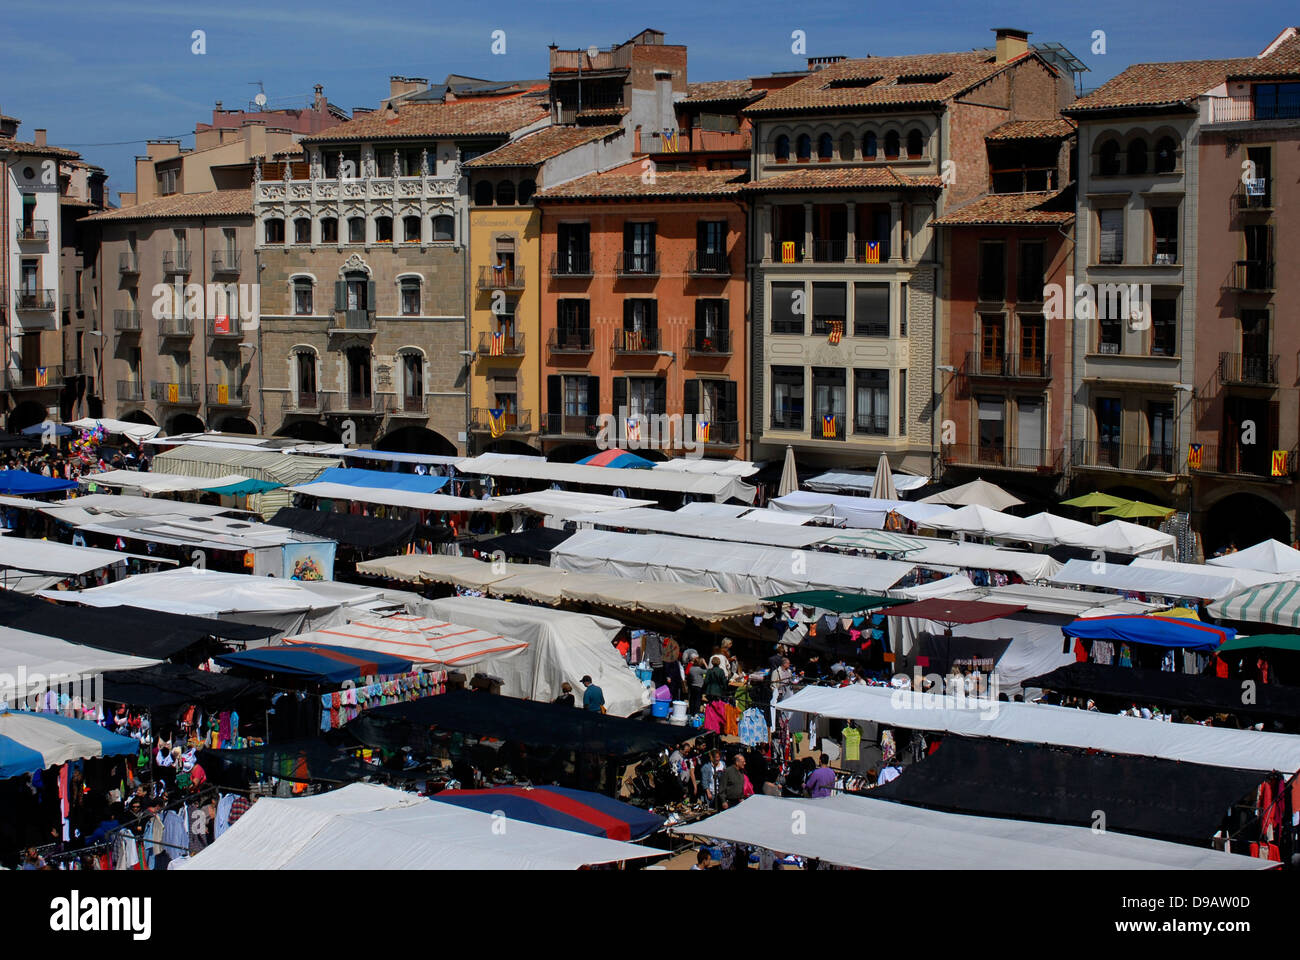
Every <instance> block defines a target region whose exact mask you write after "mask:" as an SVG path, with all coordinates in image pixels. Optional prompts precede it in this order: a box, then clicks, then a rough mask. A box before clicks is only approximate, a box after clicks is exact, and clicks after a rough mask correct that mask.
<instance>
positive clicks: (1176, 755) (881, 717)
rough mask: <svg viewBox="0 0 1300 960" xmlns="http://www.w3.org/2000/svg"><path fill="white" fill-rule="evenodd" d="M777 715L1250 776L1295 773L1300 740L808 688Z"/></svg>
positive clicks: (1016, 706) (905, 694)
mask: <svg viewBox="0 0 1300 960" xmlns="http://www.w3.org/2000/svg"><path fill="white" fill-rule="evenodd" d="M777 706H778V707H779V708H780V709H782V710H790V711H793V712H798V713H815V714H820V715H822V716H828V717H842V718H844V719H847V720H866V721H870V722H872V723H881V724H884V725H885V726H890V727H905V728H907V729H912V730H942V731H945V732H947V733H951V734H956V735H958V736H963V737H991V738H993V739H996V740H1012V741H1015V742H1017V743H1047V744H1056V745H1059V746H1063V747H1080V748H1082V749H1093V750H1102V751H1105V752H1106V753H1123V754H1132V755H1134V756H1138V757H1162V758H1164V759H1166V760H1185V761H1187V762H1189V763H1206V764H1209V765H1210V766H1214V767H1241V768H1244V769H1247V770H1263V771H1268V770H1279V771H1282V772H1284V773H1287V774H1290V773H1294V772H1296V771H1298V770H1300V737H1296V736H1293V735H1292V734H1289V733H1264V732H1261V731H1258V730H1232V729H1229V728H1227V727H1202V726H1200V725H1199V724H1194V723H1164V722H1162V721H1160V720H1145V719H1143V718H1142V717H1128V716H1121V715H1119V714H1112V713H1096V712H1093V711H1089V710H1078V709H1075V708H1073V707H1051V706H1046V705H1044V704H1038V703H1001V702H998V701H993V700H974V699H971V698H962V699H958V698H955V697H942V696H936V695H934V694H930V693H919V692H915V691H912V690H892V689H890V688H888V687H864V686H853V687H805V688H804V689H803V690H800V691H799V692H798V693H796V694H795V695H794V696H792V697H789V698H787V699H785V700H782V701H780V703H779V704H778V705H777Z"/></svg>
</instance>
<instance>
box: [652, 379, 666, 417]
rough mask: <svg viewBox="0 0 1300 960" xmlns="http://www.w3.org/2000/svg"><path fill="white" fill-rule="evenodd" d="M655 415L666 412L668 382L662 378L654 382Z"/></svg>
mask: <svg viewBox="0 0 1300 960" xmlns="http://www.w3.org/2000/svg"><path fill="white" fill-rule="evenodd" d="M654 412H655V413H667V412H668V381H667V380H665V379H664V378H663V377H659V378H658V379H657V380H655V409H654Z"/></svg>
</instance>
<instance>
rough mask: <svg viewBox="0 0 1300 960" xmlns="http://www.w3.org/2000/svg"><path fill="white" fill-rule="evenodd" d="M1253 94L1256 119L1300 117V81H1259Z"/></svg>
mask: <svg viewBox="0 0 1300 960" xmlns="http://www.w3.org/2000/svg"><path fill="white" fill-rule="evenodd" d="M1251 96H1252V98H1253V99H1254V101H1255V114H1254V118H1255V119H1256V120H1297V119H1300V83H1257V84H1255V87H1254V89H1253V90H1252V91H1251Z"/></svg>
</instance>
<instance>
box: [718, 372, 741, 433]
mask: <svg viewBox="0 0 1300 960" xmlns="http://www.w3.org/2000/svg"><path fill="white" fill-rule="evenodd" d="M718 407H719V408H720V413H721V416H720V417H719V419H720V420H723V421H724V422H726V423H730V422H732V421H733V420H738V419H740V418H739V417H737V416H736V410H737V406H736V381H735V380H728V381H726V382H725V383H723V384H722V402H721V403H719V404H718Z"/></svg>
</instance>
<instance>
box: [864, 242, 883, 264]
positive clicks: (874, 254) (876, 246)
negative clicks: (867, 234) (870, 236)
mask: <svg viewBox="0 0 1300 960" xmlns="http://www.w3.org/2000/svg"><path fill="white" fill-rule="evenodd" d="M864 262H865V263H879V262H880V241H879V240H868V241H867V246H866V253H865V257H864Z"/></svg>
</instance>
